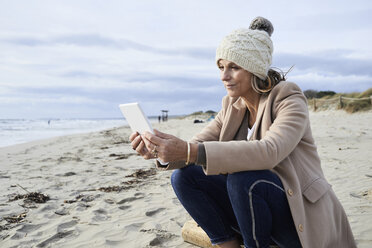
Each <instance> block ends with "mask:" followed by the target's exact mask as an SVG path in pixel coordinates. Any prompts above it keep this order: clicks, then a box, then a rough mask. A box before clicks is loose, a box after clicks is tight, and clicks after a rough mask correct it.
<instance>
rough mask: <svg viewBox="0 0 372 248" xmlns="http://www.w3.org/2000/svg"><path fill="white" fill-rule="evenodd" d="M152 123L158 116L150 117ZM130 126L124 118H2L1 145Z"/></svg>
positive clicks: (0, 126)
mask: <svg viewBox="0 0 372 248" xmlns="http://www.w3.org/2000/svg"><path fill="white" fill-rule="evenodd" d="M149 121H150V123H155V122H157V121H158V120H157V117H149ZM121 126H128V123H127V122H126V120H125V119H123V118H117V119H115V118H112V119H99V118H97V119H34V120H32V119H0V147H5V146H11V145H16V144H21V143H25V142H30V141H35V140H40V139H46V138H52V137H57V136H64V135H69V134H78V133H89V132H95V131H102V130H105V129H109V128H114V127H121Z"/></svg>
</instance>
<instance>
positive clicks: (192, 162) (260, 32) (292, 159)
mask: <svg viewBox="0 0 372 248" xmlns="http://www.w3.org/2000/svg"><path fill="white" fill-rule="evenodd" d="M272 32H273V26H272V24H271V23H270V21H268V20H267V19H265V18H262V17H258V18H256V19H254V20H253V21H252V23H251V25H250V28H249V29H238V30H235V31H233V32H232V33H231V34H229V35H227V36H226V37H225V38H224V39H223V40H222V42H221V44H220V45H219V47H218V49H217V53H216V62H217V65H218V68H219V69H220V76H221V80H222V82H223V84H224V86H225V88H226V91H227V96H225V97H224V98H223V100H222V109H221V110H220V111H219V113H218V115H217V116H216V118H215V119H214V120H213V121H212V122H211V123H210V124H209V125H208V126H206V127H205V128H204V129H203V130H202V132H201V133H199V134H197V135H196V136H195V137H194V138H193V139H192V140H191V141H190V142H186V141H183V140H181V139H179V138H177V137H175V136H172V135H169V134H165V133H162V132H159V131H157V130H155V131H154V134H150V133H145V134H144V135H138V134H137V133H133V134H132V135H131V136H130V140H131V141H132V147H133V149H135V150H136V151H137V152H138V153H139V154H141V155H142V156H143V157H144V158H146V159H151V158H157V159H158V160H157V162H156V163H157V167H158V168H161V169H163V170H170V169H177V170H175V171H174V172H173V174H172V178H171V181H172V186H173V188H174V191H175V193H176V195H177V197H178V199H179V200H180V202H181V203H182V205H183V206H184V207H185V209H186V210H187V211H188V213H189V214H190V215H191V216H192V218H193V219H194V220H195V221H196V222H197V223H198V224H199V225H200V226H201V227H202V228H203V229H204V231H205V232H206V233H207V234H208V236H209V238H210V239H211V242H212V244H214V245H218V246H219V247H240V246H239V242H238V237H240V235H241V237H242V238H243V242H244V245H245V247H269V244H270V243H271V242H275V243H276V244H277V245H279V246H280V247H290V248H294V247H306V248H315V247H316V248H321V247H327V248H328V247H338V248H340V247H348V248H349V247H356V245H355V241H354V238H353V234H352V231H351V229H350V225H349V223H348V220H347V217H346V214H345V212H344V210H343V208H342V206H341V204H340V202H339V201H338V199H337V198H336V196H335V193H334V192H333V190H332V188H331V186H330V185H329V184H328V182H327V181H326V179H325V178H324V175H323V171H322V168H321V164H320V159H319V156H318V153H317V149H316V146H315V144H314V139H313V137H312V134H311V129H310V121H309V115H308V109H307V102H306V98H305V97H304V95H303V93H302V91H301V89H300V88H299V87H298V86H297V85H296V84H294V83H290V82H286V81H285V79H284V77H283V76H282V75H281V74H280V73H278V72H276V71H274V70H272V69H269V66H270V65H271V60H272V51H273V45H272V41H271V38H270V36H271V34H272ZM162 161H166V162H167V163H164V162H162Z"/></svg>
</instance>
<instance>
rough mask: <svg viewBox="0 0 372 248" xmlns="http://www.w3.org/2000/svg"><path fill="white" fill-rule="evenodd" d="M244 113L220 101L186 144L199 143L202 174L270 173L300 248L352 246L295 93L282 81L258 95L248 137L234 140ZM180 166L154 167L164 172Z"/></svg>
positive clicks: (236, 101) (234, 103) (240, 104)
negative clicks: (203, 159) (279, 183)
mask: <svg viewBox="0 0 372 248" xmlns="http://www.w3.org/2000/svg"><path fill="white" fill-rule="evenodd" d="M246 109H247V108H246V105H245V103H244V101H243V100H242V99H241V98H231V97H229V96H225V97H224V98H223V100H222V109H221V111H220V112H219V113H218V115H217V116H216V118H215V120H213V121H212V122H211V123H210V124H209V125H208V126H206V127H205V128H204V129H203V130H202V132H201V133H199V134H198V135H196V136H195V137H194V138H193V139H192V142H203V144H204V147H205V152H206V166H205V167H204V171H205V173H206V174H207V175H217V174H226V173H234V172H239V171H247V170H271V171H273V172H274V173H276V174H277V175H278V176H279V178H280V179H281V181H282V183H283V186H284V189H285V191H286V193H287V199H288V202H289V206H290V209H291V213H292V216H293V220H294V223H295V226H296V229H297V233H298V236H299V238H300V241H301V244H302V246H303V247H304V248H323V247H324V248H343V247H345V248H350V247H356V244H355V241H354V237H353V234H352V231H351V228H350V225H349V222H348V220H347V217H346V214H345V211H344V209H343V208H342V206H341V204H340V202H339V200H338V199H337V197H336V195H335V193H334V192H333V190H332V188H331V185H330V184H329V183H328V182H327V180H326V179H325V178H324V175H323V171H322V168H321V164H320V159H319V156H318V152H317V149H316V146H315V144H314V139H313V137H312V133H311V128H310V121H309V114H308V108H307V101H306V98H305V97H304V95H303V93H302V91H301V89H300V88H299V87H298V86H297V85H296V84H294V83H290V82H284V81H283V82H281V83H279V84H278V85H276V86H275V87H274V89H273V90H272V91H271V92H270V93H269V94H266V95H262V96H261V98H260V103H259V108H258V113H257V117H256V127H255V131H254V133H253V135H252V137H251V138H250V140H249V141H246V140H237V139H236V138H237V137H235V136H236V134H237V131H238V129H239V127H240V125H241V122H242V120H243V118H244V115H245V113H246ZM238 138H239V137H238ZM240 138H242V137H240ZM234 139H235V140H234ZM243 139H244V137H243ZM184 166H185V162H184V161H179V162H172V163H169V165H168V166H167V167H161V166H160V165H159V164H158V167H159V168H160V169H167V170H169V169H176V168H181V167H184Z"/></svg>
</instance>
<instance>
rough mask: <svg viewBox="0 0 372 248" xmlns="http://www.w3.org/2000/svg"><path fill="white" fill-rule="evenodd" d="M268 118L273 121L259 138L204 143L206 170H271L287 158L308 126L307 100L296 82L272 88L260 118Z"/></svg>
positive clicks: (213, 172)
mask: <svg viewBox="0 0 372 248" xmlns="http://www.w3.org/2000/svg"><path fill="white" fill-rule="evenodd" d="M270 97H271V99H270ZM265 115H266V116H265ZM267 116H270V117H267ZM271 117H273V119H274V121H273V123H272V125H271V126H270V128H268V130H267V131H266V133H265V134H264V136H263V137H262V139H261V140H255V141H227V142H204V146H205V150H206V157H207V166H206V168H205V173H206V174H207V175H216V174H225V173H234V172H239V171H247V170H265V169H272V168H274V167H275V166H276V165H277V164H279V163H280V162H281V161H282V160H283V159H284V158H286V157H287V156H288V155H289V154H290V153H291V152H292V151H293V150H294V149H295V147H296V146H297V145H298V143H299V142H300V140H301V138H302V137H303V135H304V133H305V131H306V128H307V126H308V125H307V123H308V109H307V101H306V98H305V97H304V95H303V93H302V91H301V89H300V88H299V87H298V86H297V85H296V84H293V83H285V84H283V85H280V84H279V85H277V86H276V87H275V88H274V89H273V91H272V92H271V93H270V96H269V98H268V100H267V105H266V107H265V110H264V116H263V118H271ZM261 125H262V122H261ZM256 128H262V127H256Z"/></svg>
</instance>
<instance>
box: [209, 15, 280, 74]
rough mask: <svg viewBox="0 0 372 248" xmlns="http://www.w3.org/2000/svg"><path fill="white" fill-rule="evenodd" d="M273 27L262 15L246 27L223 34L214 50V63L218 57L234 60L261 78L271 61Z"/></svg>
mask: <svg viewBox="0 0 372 248" xmlns="http://www.w3.org/2000/svg"><path fill="white" fill-rule="evenodd" d="M273 31H274V28H273V25H272V24H271V22H270V21H269V20H267V19H265V18H263V17H256V18H255V19H253V21H252V22H251V25H250V27H249V29H248V28H240V29H237V30H234V31H233V32H231V33H230V34H229V35H227V36H225V37H224V38H223V40H222V42H221V43H220V45H219V46H218V48H217V51H216V63H217V64H218V61H219V60H220V59H225V60H228V61H231V62H234V63H235V64H237V65H238V66H240V67H242V68H243V69H245V70H247V71H249V72H251V73H253V74H254V75H256V76H257V77H259V78H260V79H262V80H265V79H266V77H267V72H268V71H269V67H270V65H271V62H272V53H273V50H274V48H273V42H272V41H271V39H270V36H271V34H272V33H273Z"/></svg>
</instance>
